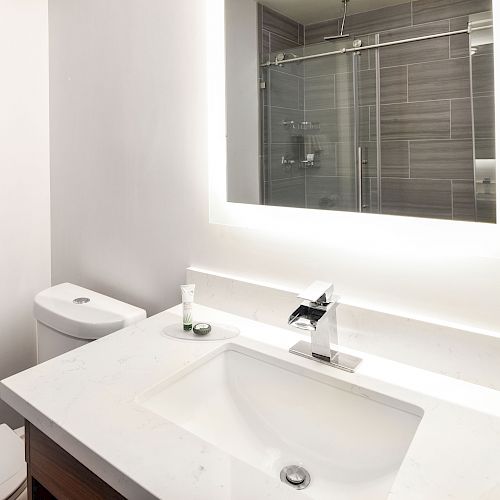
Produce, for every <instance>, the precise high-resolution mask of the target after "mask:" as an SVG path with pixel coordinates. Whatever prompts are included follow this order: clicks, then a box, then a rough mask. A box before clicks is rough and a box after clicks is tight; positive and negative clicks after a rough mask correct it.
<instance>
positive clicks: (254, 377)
mask: <svg viewBox="0 0 500 500" xmlns="http://www.w3.org/2000/svg"><path fill="white" fill-rule="evenodd" d="M332 370H333V369H332ZM334 375H335V374H334V373H332V376H334ZM138 403H139V404H140V405H141V406H142V407H144V408H146V409H148V410H150V411H152V412H154V413H156V414H158V415H160V416H161V417H163V418H165V419H167V420H168V421H170V422H173V423H175V424H176V425H178V426H180V427H182V428H184V429H185V430H187V431H189V432H191V433H193V434H195V435H197V436H198V437H199V438H201V439H203V440H205V441H207V442H209V443H211V444H213V445H215V446H217V447H218V448H220V449H222V450H223V451H225V452H227V453H229V454H231V455H233V456H234V457H236V458H238V459H240V460H242V461H245V462H247V463H249V464H250V465H252V466H253V467H257V468H259V469H261V470H263V471H264V472H266V473H268V474H270V475H272V476H273V477H276V478H279V477H280V471H281V470H282V469H283V468H284V467H285V466H288V465H300V466H301V467H303V468H304V469H306V470H307V471H308V472H309V474H310V476H311V483H310V485H309V486H308V488H307V489H306V490H305V491H306V492H307V495H308V496H310V497H311V498H317V499H320V500H323V499H324V500H326V499H329V500H332V499H336V500H347V499H349V500H371V499H374V500H379V499H380V500H383V499H386V498H387V495H388V493H389V491H390V489H391V486H392V484H393V482H394V480H395V477H396V474H397V472H398V470H399V468H400V466H401V463H402V461H403V459H404V457H405V455H406V453H407V451H408V448H409V446H410V444H411V441H412V439H413V437H414V435H415V432H416V430H417V427H418V425H419V423H420V421H421V419H422V416H423V411H422V410H421V409H420V408H417V407H415V406H413V405H410V404H408V403H404V402H401V401H397V400H394V399H392V398H389V397H386V396H383V395H381V394H376V393H373V392H370V391H366V390H363V389H361V388H360V387H357V386H352V385H350V384H346V383H344V382H341V381H339V380H336V379H335V378H333V377H330V376H325V375H324V374H321V373H317V372H315V371H312V370H310V371H309V370H307V369H304V368H303V367H302V366H299V365H296V364H294V363H291V362H287V361H283V360H280V359H277V358H274V357H271V356H268V355H266V354H263V353H260V352H258V351H253V350H250V349H247V348H244V347H242V346H239V345H231V344H229V345H226V346H225V348H224V349H223V350H222V351H217V352H216V353H215V354H212V355H210V356H208V357H206V358H204V359H202V360H200V362H198V363H195V364H194V366H191V367H188V368H186V369H184V370H182V371H181V372H179V373H177V374H176V375H175V376H174V377H172V378H171V379H168V380H166V381H164V382H163V383H161V384H159V385H158V386H156V387H154V388H152V389H150V390H148V391H146V392H145V393H143V394H142V395H141V396H140V397H139V398H138Z"/></svg>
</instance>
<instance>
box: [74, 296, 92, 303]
mask: <svg viewBox="0 0 500 500" xmlns="http://www.w3.org/2000/svg"><path fill="white" fill-rule="evenodd" d="M89 302H90V299H89V298H88V297H78V298H77V299H75V300H73V304H88V303H89Z"/></svg>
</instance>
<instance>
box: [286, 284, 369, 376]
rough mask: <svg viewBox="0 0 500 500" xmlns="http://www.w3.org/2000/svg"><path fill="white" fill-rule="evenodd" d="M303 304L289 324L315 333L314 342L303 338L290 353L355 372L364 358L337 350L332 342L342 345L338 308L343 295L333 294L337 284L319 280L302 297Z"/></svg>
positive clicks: (312, 334) (312, 339)
mask: <svg viewBox="0 0 500 500" xmlns="http://www.w3.org/2000/svg"><path fill="white" fill-rule="evenodd" d="M298 297H299V298H300V299H303V302H302V304H301V305H300V306H299V307H298V308H297V309H296V310H295V311H294V312H293V313H292V314H291V315H290V317H289V318H288V324H289V325H291V326H294V327H295V328H298V329H299V330H305V331H309V332H311V342H310V343H309V342H304V341H300V342H298V343H297V344H296V345H294V346H293V347H292V348H291V349H290V352H291V353H292V354H297V355H299V356H303V357H306V358H309V359H316V360H317V361H320V362H322V363H326V364H329V365H332V366H334V367H336V368H340V369H342V370H345V371H348V372H354V371H355V370H356V368H357V367H358V365H359V364H360V363H361V359H359V358H356V357H354V356H350V355H348V354H343V353H340V352H337V351H333V350H332V349H331V347H330V343H331V342H333V343H334V344H338V342H339V339H338V329H337V307H338V305H339V300H340V297H339V296H336V295H334V294H333V284H332V283H325V282H323V281H315V282H314V283H313V284H312V285H311V286H310V287H309V288H307V289H306V290H304V291H303V292H302V293H300V294H299V296H298Z"/></svg>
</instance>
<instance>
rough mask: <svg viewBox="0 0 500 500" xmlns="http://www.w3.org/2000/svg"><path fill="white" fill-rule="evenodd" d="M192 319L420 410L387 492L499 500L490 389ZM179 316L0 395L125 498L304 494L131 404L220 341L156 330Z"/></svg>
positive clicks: (200, 314) (25, 375)
mask: <svg viewBox="0 0 500 500" xmlns="http://www.w3.org/2000/svg"><path fill="white" fill-rule="evenodd" d="M195 318H197V319H202V320H203V321H208V322H212V323H217V322H219V323H226V324H231V325H235V326H238V327H239V328H240V329H241V332H242V333H241V335H240V336H239V337H238V338H236V339H232V340H230V341H228V342H232V343H237V344H240V345H242V346H244V347H249V348H251V349H255V350H259V351H261V352H264V353H267V354H271V355H273V356H277V357H280V358H281V359H286V360H288V361H291V362H293V363H294V364H296V365H298V366H302V367H304V368H306V369H308V370H314V371H316V372H318V373H322V374H324V375H327V376H330V377H333V378H335V379H337V380H339V381H342V382H344V383H347V384H352V386H353V387H356V386H357V387H361V388H365V389H367V390H370V391H375V392H378V393H382V394H384V395H387V396H389V397H392V398H396V399H399V400H403V401H405V402H407V403H410V404H413V405H416V406H418V407H420V408H422V409H423V411H424V417H423V419H422V421H421V423H420V426H419V427H418V430H417V433H416V435H415V437H414V439H413V441H412V444H411V446H410V448H409V450H408V453H407V455H406V457H405V459H404V461H403V464H402V466H401V469H400V471H399V473H398V475H397V478H396V480H395V483H394V485H393V487H392V490H391V493H390V495H389V497H388V498H389V499H390V500H444V499H448V500H450V499H455V500H498V499H500V392H497V391H495V390H492V389H487V388H484V387H480V386H477V385H474V384H470V383H467V382H463V381H459V380H456V379H452V378H450V377H446V376H443V375H438V374H435V373H430V372H427V371H425V370H421V369H417V368H413V367H409V366H407V365H403V364H400V363H396V362H393V361H389V360H386V359H383V358H380V357H376V356H372V355H368V354H365V353H359V352H356V351H353V350H350V349H343V350H344V351H345V352H347V353H351V354H354V355H357V356H359V357H362V358H363V363H362V365H361V366H360V368H359V370H358V372H357V373H355V374H349V373H345V372H342V371H340V370H335V369H333V368H331V367H328V366H324V365H322V364H320V363H317V362H314V361H310V360H307V359H303V358H300V357H298V356H294V355H291V354H289V353H288V349H289V347H290V346H291V345H293V344H294V343H295V342H296V341H297V340H301V339H302V338H303V337H302V336H301V335H300V334H295V333H293V332H290V331H287V330H283V329H280V328H276V327H273V326H269V325H265V324H263V323H258V322H255V321H251V320H248V319H244V318H241V317H238V316H234V315H231V314H227V313H224V312H221V311H218V310H215V309H210V308H207V307H203V306H200V305H195ZM180 320H181V311H180V308H179V307H176V308H173V309H171V310H169V311H165V312H163V313H161V314H158V315H156V316H154V317H151V318H149V319H147V320H144V321H142V322H140V323H138V324H136V325H133V326H130V327H128V328H125V329H124V330H121V331H119V332H116V333H114V334H112V335H109V336H107V337H105V338H103V339H101V340H99V341H96V342H93V343H92V344H89V345H87V346H84V347H82V348H80V349H78V350H76V351H72V352H70V353H67V354H64V355H62V356H60V357H58V358H55V359H53V360H50V361H48V362H46V363H44V364H42V365H39V366H36V367H34V368H31V369H30V370H27V371H25V372H22V373H19V374H17V375H15V376H13V377H10V378H8V379H5V380H3V381H2V382H1V383H0V397H1V398H2V399H3V400H4V401H6V402H7V403H8V404H9V405H11V406H12V407H13V408H14V409H15V410H17V411H18V412H19V413H20V414H21V415H23V416H24V417H25V418H26V419H27V420H29V421H30V422H32V423H33V425H35V426H36V427H38V428H39V429H40V430H41V431H42V432H44V433H45V434H47V435H48V436H49V437H50V438H51V439H53V440H54V441H55V442H56V443H58V444H59V445H60V446H62V447H63V448H64V449H66V450H67V451H68V452H69V453H71V454H72V455H73V456H74V457H75V458H76V459H78V460H79V461H80V462H81V463H83V464H84V465H85V466H87V467H88V468H89V469H90V470H92V471H93V472H94V473H95V474H97V475H98V476H100V477H101V478H102V479H103V480H105V481H106V482H107V483H108V484H110V485H111V486H112V487H113V488H115V489H116V490H118V491H119V492H120V493H122V494H123V495H124V496H125V497H127V498H130V499H148V498H164V499H182V500H255V499H259V500H264V499H272V500H279V499H294V498H297V499H299V498H302V499H309V500H310V499H311V497H310V496H308V495H307V492H306V491H303V492H295V491H294V490H292V489H291V488H290V487H288V486H286V485H283V484H282V483H281V482H280V481H279V480H278V479H276V478H273V477H270V476H268V475H267V474H265V473H263V472H261V471H260V470H258V469H257V468H253V467H251V466H250V465H248V464H246V463H244V462H242V461H240V460H238V459H236V458H235V457H232V456H231V455H229V454H227V453H224V452H223V451H221V450H219V449H218V448H216V447H214V446H212V445H210V444H208V443H207V442H205V441H203V440H201V439H199V438H198V437H196V436H195V435H193V434H190V433H189V432H187V431H185V430H184V429H182V428H180V427H179V426H176V425H174V424H173V423H170V422H168V421H166V420H165V419H163V418H161V417H160V416H158V415H156V414H153V413H151V412H149V411H148V410H146V409H145V408H143V407H142V406H140V405H139V404H138V403H137V400H136V398H137V397H138V396H139V395H140V394H142V393H144V391H146V390H148V389H149V388H151V387H154V386H156V385H157V384H159V383H160V382H162V381H163V380H165V379H167V378H169V377H171V376H172V375H173V374H175V373H176V372H178V371H179V370H181V369H183V368H185V367H187V366H189V365H190V364H193V363H195V362H197V361H199V360H200V358H201V357H204V356H206V355H209V354H210V353H211V352H212V351H214V350H215V349H218V348H220V346H221V344H223V343H224V342H226V341H221V342H183V341H177V340H174V339H170V338H168V337H166V336H165V335H163V334H162V330H163V329H164V328H165V326H167V325H169V324H172V323H174V322H180ZM471 362H480V360H471ZM367 500H369V499H367Z"/></svg>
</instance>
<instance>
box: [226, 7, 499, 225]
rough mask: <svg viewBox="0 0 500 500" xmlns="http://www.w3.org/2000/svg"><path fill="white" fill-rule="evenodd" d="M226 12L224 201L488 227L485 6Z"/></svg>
mask: <svg viewBox="0 0 500 500" xmlns="http://www.w3.org/2000/svg"><path fill="white" fill-rule="evenodd" d="M226 14H227V16H226V19H227V21H226V24H227V102H228V172H227V174H228V175H227V177H228V200H229V201H232V202H240V203H255V204H262V205H273V206H285V207H300V208H310V209H321V210H338V211H351V212H361V213H380V214H388V215H402V216H411V217H425V218H437V219H448V220H457V221H476V222H487V223H495V222H496V162H495V126H494V121H495V117H494V76H493V31H492V16H491V0H479V1H477V0H476V1H465V2H464V1H460V2H459V1H455V2H453V1H451V2H447V3H446V5H443V4H442V2H435V1H431V0H416V1H413V2H404V3H403V2H401V1H400V0H378V1H373V0H369V1H368V0H308V1H305V0H263V1H262V2H260V3H256V2H255V1H254V0H227V2H226ZM256 78H257V82H258V85H255V81H256Z"/></svg>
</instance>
